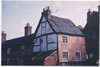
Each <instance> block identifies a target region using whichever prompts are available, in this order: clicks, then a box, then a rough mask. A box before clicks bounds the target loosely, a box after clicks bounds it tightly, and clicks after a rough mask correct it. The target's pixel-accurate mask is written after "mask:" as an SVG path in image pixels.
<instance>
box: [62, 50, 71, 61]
mask: <svg viewBox="0 0 100 67" xmlns="http://www.w3.org/2000/svg"><path fill="white" fill-rule="evenodd" d="M63 52H67V53H68V58H67V59H66V58H64V57H63ZM63 52H62V61H63V62H68V61H69V52H68V51H63Z"/></svg>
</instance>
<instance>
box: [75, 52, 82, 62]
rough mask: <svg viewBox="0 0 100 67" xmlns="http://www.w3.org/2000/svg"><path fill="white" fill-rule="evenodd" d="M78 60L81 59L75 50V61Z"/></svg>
mask: <svg viewBox="0 0 100 67" xmlns="http://www.w3.org/2000/svg"><path fill="white" fill-rule="evenodd" d="M80 60H81V55H80V52H76V57H75V61H80Z"/></svg>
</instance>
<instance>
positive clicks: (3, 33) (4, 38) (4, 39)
mask: <svg viewBox="0 0 100 67" xmlns="http://www.w3.org/2000/svg"><path fill="white" fill-rule="evenodd" d="M5 41H6V33H5V32H4V31H2V43H4V42H5Z"/></svg>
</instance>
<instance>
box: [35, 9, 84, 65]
mask: <svg viewBox="0 0 100 67" xmlns="http://www.w3.org/2000/svg"><path fill="white" fill-rule="evenodd" d="M50 51H51V53H50V54H49V55H48V52H50ZM33 53H38V54H37V55H38V57H36V58H34V57H33V62H35V59H38V58H40V59H41V58H42V57H44V56H43V55H47V56H45V57H44V59H42V60H43V61H42V60H41V62H44V65H81V64H82V63H83V62H84V61H86V48H85V37H84V34H83V33H82V32H81V31H80V29H79V28H77V27H76V26H75V24H74V23H73V22H72V21H71V20H70V19H65V18H60V17H57V16H53V15H51V11H50V9H49V7H47V8H44V9H43V12H42V16H41V19H40V21H39V24H38V26H37V29H36V31H35V37H34V43H33ZM55 56H56V57H55ZM52 58H53V60H52ZM37 62H38V63H40V62H39V61H37ZM53 63H54V64H53ZM42 64H43V63H42ZM40 65H41V64H40Z"/></svg>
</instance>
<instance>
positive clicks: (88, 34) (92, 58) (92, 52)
mask: <svg viewBox="0 0 100 67" xmlns="http://www.w3.org/2000/svg"><path fill="white" fill-rule="evenodd" d="M83 33H84V34H85V38H86V52H87V55H88V62H87V65H97V64H96V62H97V61H99V12H97V11H91V10H90V9H89V10H88V12H87V24H86V26H85V27H84V29H83Z"/></svg>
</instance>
